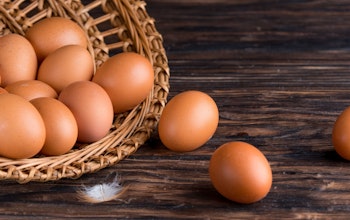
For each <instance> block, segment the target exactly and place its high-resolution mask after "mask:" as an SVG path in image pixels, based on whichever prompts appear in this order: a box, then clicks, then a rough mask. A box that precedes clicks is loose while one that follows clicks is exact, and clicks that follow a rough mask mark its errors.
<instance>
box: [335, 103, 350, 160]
mask: <svg viewBox="0 0 350 220" xmlns="http://www.w3.org/2000/svg"><path fill="white" fill-rule="evenodd" d="M349 121H350V107H347V108H346V109H344V111H343V112H342V113H341V114H340V115H339V116H338V118H337V120H336V121H335V123H334V125H333V130H332V143H333V147H334V149H335V151H336V152H337V153H338V155H339V156H341V157H342V158H343V159H346V160H350V123H349Z"/></svg>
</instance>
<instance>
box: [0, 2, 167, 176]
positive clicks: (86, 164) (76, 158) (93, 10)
mask: <svg viewBox="0 0 350 220" xmlns="http://www.w3.org/2000/svg"><path fill="white" fill-rule="evenodd" d="M0 4H1V5H0V35H5V34H8V33H11V32H12V33H19V34H22V35H23V34H24V33H25V31H26V30H27V29H28V28H29V27H31V26H32V25H33V24H34V23H36V22H37V21H39V20H40V19H43V18H45V17H52V16H60V17H68V18H70V19H72V20H73V21H75V22H77V23H78V24H79V25H80V26H81V27H82V28H83V29H84V30H85V33H86V35H87V37H88V39H89V45H88V49H89V51H90V53H91V55H92V56H93V57H94V60H95V67H96V68H97V67H98V66H100V65H101V64H102V63H103V62H105V61H106V60H107V59H108V58H109V57H110V56H112V55H114V54H116V53H120V52H122V51H134V52H137V53H139V54H142V55H144V56H145V57H147V58H148V59H149V60H150V61H151V63H152V64H153V67H154V74H155V75H154V76H155V80H154V87H153V89H152V91H151V92H150V94H149V95H148V97H147V98H146V99H145V101H144V102H142V103H141V104H140V105H138V106H137V107H135V108H134V109H132V110H131V111H129V112H126V113H124V114H119V115H116V116H115V119H114V124H113V126H112V127H111V131H110V133H109V134H108V135H107V136H106V137H104V138H103V139H101V140H99V141H97V142H95V143H92V144H89V145H82V146H76V147H75V148H74V149H73V150H71V151H70V152H68V153H66V154H64V155H61V156H53V157H40V156H38V157H35V158H30V159H22V160H11V159H7V158H1V157H0V179H11V180H16V181H17V182H19V183H26V182H29V181H42V182H44V181H51V180H59V179H61V178H78V177H80V176H81V175H83V174H85V173H91V172H95V171H98V170H100V169H102V168H105V167H107V166H111V165H113V164H115V163H117V162H119V161H120V160H122V159H124V158H125V157H127V156H128V155H130V154H132V153H134V152H135V151H136V150H137V149H138V148H139V147H140V146H141V145H142V144H144V143H145V141H147V139H148V138H149V137H150V135H151V133H152V132H153V130H154V129H155V127H156V125H157V123H158V120H159V117H160V114H161V112H162V110H163V108H164V106H165V103H166V100H167V96H168V92H169V76H170V75H169V67H168V60H167V57H166V54H165V50H164V48H163V44H162V43H163V40H162V36H161V35H160V34H159V33H158V32H157V30H156V28H155V25H154V19H153V18H151V17H150V16H149V15H148V14H147V11H146V3H145V2H144V1H141V0H113V1H112V0H111V1H104V0H96V1H84V0H83V1H80V0H39V1H30V0H27V1H25V0H15V1H9V0H3V1H1V3H0ZM92 14H93V16H94V17H93V16H92Z"/></svg>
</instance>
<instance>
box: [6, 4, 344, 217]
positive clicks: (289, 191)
mask: <svg viewBox="0 0 350 220" xmlns="http://www.w3.org/2000/svg"><path fill="white" fill-rule="evenodd" d="M147 3H148V5H147V11H148V13H149V14H150V15H151V16H152V17H154V18H155V19H156V27H157V29H158V31H159V32H160V33H162V35H163V37H164V46H165V48H166V51H167V55H168V58H169V66H170V69H171V78H170V84H171V90H170V94H169V99H170V98H171V97H173V96H174V95H176V94H178V93H179V92H182V91H185V90H193V89H195V90H201V91H203V92H206V93H208V94H209V95H211V96H212V97H213V98H214V100H215V101H216V103H217V105H218V107H219V110H220V122H219V127H218V129H217V132H216V133H215V135H214V136H213V138H212V139H211V140H210V141H209V142H208V143H207V144H205V145H204V146H203V147H201V148H200V149H198V150H195V151H193V152H189V153H174V152H171V151H169V150H167V149H165V147H164V146H162V144H161V142H160V140H159V139H158V137H157V134H156V133H155V134H154V135H153V136H152V138H151V139H150V140H149V141H148V142H147V144H145V145H144V146H142V147H141V148H140V149H139V150H138V151H137V152H136V153H135V154H133V155H132V156H130V157H129V158H127V159H125V160H123V161H121V162H120V163H118V164H116V165H114V166H112V167H109V168H106V169H103V170H101V171H99V172H97V173H93V174H87V175H84V176H83V177H81V178H79V179H77V180H70V179H62V180H60V181H57V182H47V183H35V182H32V183H27V184H23V185H21V184H18V183H14V182H11V181H2V182H0V204H1V205H0V218H6V219H9V218H17V219H19V218H25V219H30V218H35V219H46V218H62V217H69V218H70V219H73V218H77V219H104V218H115V219H124V218H131V219H185V218H188V219H243V218H249V219H252V218H261V219H282V218H284V219H285V218H290V219H296V218H300V219H316V218H317V219H327V218H332V219H336V218H338V219H339V218H346V217H347V216H348V215H349V214H350V163H349V162H347V161H345V160H343V159H341V158H340V157H339V156H337V154H336V153H335V151H334V149H333V146H332V142H331V132H332V127H333V124H334V122H335V120H336V118H337V116H338V115H339V114H340V113H341V111H342V110H344V109H345V108H346V107H347V106H349V105H350V40H349V39H350V12H349V11H350V2H347V1H340V0H339V1H336V0H334V1H321V0H315V1H287V0H286V1H282V0H281V1H257V0H250V1H233V0H232V1H230V0H226V1H225V0H201V1H199V0H192V1H189V0H188V1H187V0H149V1H148V2H147ZM237 140H240V141H246V142H248V143H251V144H253V145H255V146H256V147H258V148H259V149H260V150H261V151H262V152H263V153H264V154H265V155H266V157H267V159H268V160H269V162H270V164H271V168H272V171H273V186H272V188H271V191H270V193H269V194H268V195H267V197H265V198H264V199H263V200H261V201H259V202H257V203H254V204H250V205H241V204H237V203H234V202H231V201H228V200H226V199H224V198H223V197H222V196H220V195H219V194H218V193H217V192H216V191H215V190H214V188H213V186H212V185H211V182H210V179H209V175H208V165H209V159H210V157H211V155H212V153H213V152H214V150H215V149H216V148H217V147H219V146H220V145H221V144H223V143H225V142H229V141H237ZM113 172H117V173H118V174H119V175H120V177H121V179H122V180H123V182H124V185H126V186H128V188H127V190H126V191H125V193H124V194H122V196H121V197H120V199H117V200H113V201H109V202H105V203H99V204H89V203H85V202H82V201H80V200H78V199H77V191H78V190H79V189H81V187H82V186H83V185H84V186H91V185H94V184H98V183H103V182H104V181H106V178H107V176H109V174H111V173H113Z"/></svg>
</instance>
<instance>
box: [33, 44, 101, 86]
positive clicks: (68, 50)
mask: <svg viewBox="0 0 350 220" xmlns="http://www.w3.org/2000/svg"><path fill="white" fill-rule="evenodd" d="M94 65H95V64H94V61H93V59H92V56H91V54H90V53H89V51H88V50H86V49H85V48H84V47H81V46H79V45H67V46H63V47H60V48H59V49H57V50H55V51H54V52H52V53H51V54H49V55H48V56H47V57H46V58H45V59H44V61H43V62H42V63H41V65H40V67H39V70H38V75H37V79H38V80H40V81H43V82H45V83H47V84H48V85H50V86H51V87H52V88H53V89H55V91H56V92H57V93H60V92H61V91H62V89H63V88H64V87H66V86H68V85H69V84H71V83H73V82H76V81H82V80H91V78H92V75H93V73H94Z"/></svg>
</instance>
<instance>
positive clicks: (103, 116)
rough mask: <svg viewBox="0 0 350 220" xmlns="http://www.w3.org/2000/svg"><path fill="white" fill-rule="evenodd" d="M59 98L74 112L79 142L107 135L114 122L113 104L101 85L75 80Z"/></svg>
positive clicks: (87, 141)
mask: <svg viewBox="0 0 350 220" xmlns="http://www.w3.org/2000/svg"><path fill="white" fill-rule="evenodd" d="M58 99H59V100H60V101H62V102H63V103H64V104H65V105H67V106H68V108H69V109H70V110H71V111H72V112H73V115H74V117H75V119H76V121H77V124H78V141H79V142H83V143H91V142H94V141H98V140H100V139H101V138H103V137H104V136H105V135H107V133H108V132H109V130H110V128H111V126H112V123H113V118H114V114H113V105H112V102H111V100H110V98H109V96H108V94H107V93H106V91H105V90H104V89H103V88H102V87H101V86H99V85H98V84H96V83H94V82H91V81H79V82H74V83H72V84H70V85H69V86H67V87H65V88H64V89H63V90H62V92H61V93H60V94H59V96H58Z"/></svg>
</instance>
